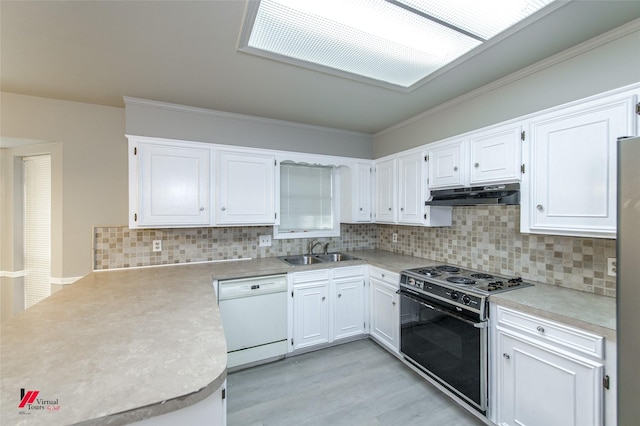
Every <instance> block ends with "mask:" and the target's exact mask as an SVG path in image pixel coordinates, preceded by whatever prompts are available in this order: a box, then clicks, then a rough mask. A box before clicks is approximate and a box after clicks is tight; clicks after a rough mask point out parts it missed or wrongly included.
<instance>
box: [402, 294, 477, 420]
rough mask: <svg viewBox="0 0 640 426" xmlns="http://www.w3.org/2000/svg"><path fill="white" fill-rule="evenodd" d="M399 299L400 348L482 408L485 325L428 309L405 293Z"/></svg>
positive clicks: (428, 371) (447, 384)
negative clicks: (480, 326) (400, 313)
mask: <svg viewBox="0 0 640 426" xmlns="http://www.w3.org/2000/svg"><path fill="white" fill-rule="evenodd" d="M400 303H401V312H402V315H401V319H400V321H401V331H400V333H401V334H400V346H401V352H402V353H403V354H404V355H405V356H407V357H409V358H410V359H411V360H413V361H414V362H415V363H417V364H418V365H419V366H421V367H422V368H423V369H424V370H426V372H427V373H429V374H430V375H432V376H435V378H436V379H439V381H440V382H441V383H443V384H444V385H446V386H448V387H450V388H453V389H452V390H454V391H457V392H456V393H458V394H461V395H460V396H462V397H463V398H465V399H467V400H469V402H472V403H473V405H475V406H476V407H477V408H479V409H480V410H482V411H484V410H485V409H486V356H485V355H484V354H485V353H486V328H476V327H474V326H473V325H472V324H470V323H469V322H473V321H464V320H461V319H459V318H456V317H455V316H453V315H449V314H446V313H442V312H439V311H437V310H434V309H431V308H429V307H426V306H424V305H423V304H420V303H418V302H417V301H415V300H414V299H413V298H410V297H407V296H405V295H402V298H401V302H400ZM430 304H432V305H434V306H436V305H435V304H433V303H431V302H430ZM444 309H446V308H444Z"/></svg>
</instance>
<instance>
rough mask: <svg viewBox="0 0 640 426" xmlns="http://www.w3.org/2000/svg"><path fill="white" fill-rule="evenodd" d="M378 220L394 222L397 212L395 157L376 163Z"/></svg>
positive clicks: (376, 217)
mask: <svg viewBox="0 0 640 426" xmlns="http://www.w3.org/2000/svg"><path fill="white" fill-rule="evenodd" d="M375 167H376V179H375V182H376V184H375V188H376V203H375V204H376V216H375V219H376V222H389V223H394V222H396V220H397V217H398V215H397V212H396V205H395V204H396V188H397V186H398V185H397V182H396V160H395V158H392V159H389V160H385V161H380V162H377V163H376V166H375Z"/></svg>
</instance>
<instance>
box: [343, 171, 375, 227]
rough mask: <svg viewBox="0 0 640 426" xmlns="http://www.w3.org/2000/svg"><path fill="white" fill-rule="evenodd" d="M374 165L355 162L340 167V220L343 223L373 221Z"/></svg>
mask: <svg viewBox="0 0 640 426" xmlns="http://www.w3.org/2000/svg"><path fill="white" fill-rule="evenodd" d="M371 170H372V166H371V164H370V163H355V164H351V165H349V166H343V167H340V181H341V188H342V190H341V191H340V196H341V202H340V209H341V213H340V221H341V222H343V223H358V222H371V219H372V217H371V216H372V214H371V195H372V186H373V185H372V181H371V179H372V177H371V176H372V175H371Z"/></svg>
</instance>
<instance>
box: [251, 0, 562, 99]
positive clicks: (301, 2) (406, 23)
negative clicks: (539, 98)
mask: <svg viewBox="0 0 640 426" xmlns="http://www.w3.org/2000/svg"><path fill="white" fill-rule="evenodd" d="M552 1H553V0H483V1H480V0H435V1H433V0H261V1H260V2H259V3H258V2H255V3H254V2H252V3H251V6H250V8H249V10H248V15H247V19H246V22H245V28H244V29H243V36H242V40H241V45H240V50H242V51H246V52H250V53H254V54H258V55H262V56H267V57H271V58H274V59H278V60H282V61H285V62H290V63H294V64H297V65H303V66H307V67H311V68H314V69H318V70H322V71H326V72H331V73H333V74H338V75H342V76H345V77H350V78H357V79H360V80H364V81H368V82H373V83H376V84H381V85H384V86H387V87H394V86H395V87H396V88H401V89H406V88H410V87H411V86H413V85H415V84H416V83H418V82H419V81H420V80H422V79H424V78H425V77H427V76H428V75H429V74H431V73H433V72H434V71H436V70H438V69H440V68H442V67H443V66H445V65H446V64H448V63H450V62H452V61H454V60H455V59H457V58H459V57H460V56H462V55H464V54H465V53H467V52H469V51H470V50H472V49H474V48H475V47H477V46H479V45H480V44H482V43H483V42H484V41H486V40H487V39H490V38H491V37H494V36H495V35H496V34H498V33H500V32H502V31H503V30H505V29H506V28H509V27H511V26H512V25H514V24H516V23H517V22H519V21H521V20H522V19H525V18H526V17H528V16H529V15H531V14H532V13H534V12H536V11H537V10H539V9H541V8H542V7H544V6H545V5H547V4H548V3H551V2H552ZM256 5H257V7H256ZM356 76H360V77H356Z"/></svg>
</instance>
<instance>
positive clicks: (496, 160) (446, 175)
mask: <svg viewBox="0 0 640 426" xmlns="http://www.w3.org/2000/svg"><path fill="white" fill-rule="evenodd" d="M521 134H522V128H521V125H520V123H517V124H508V125H500V126H492V127H488V128H484V129H481V130H478V131H475V132H472V133H468V134H466V135H463V136H460V137H456V138H455V139H451V140H447V141H443V142H436V143H433V144H430V145H427V149H428V152H427V155H428V158H429V189H444V188H459V187H465V186H482V185H489V184H496V183H510V182H518V181H520V165H521V161H520V159H521V152H522V150H521V145H522V141H521Z"/></svg>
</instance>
